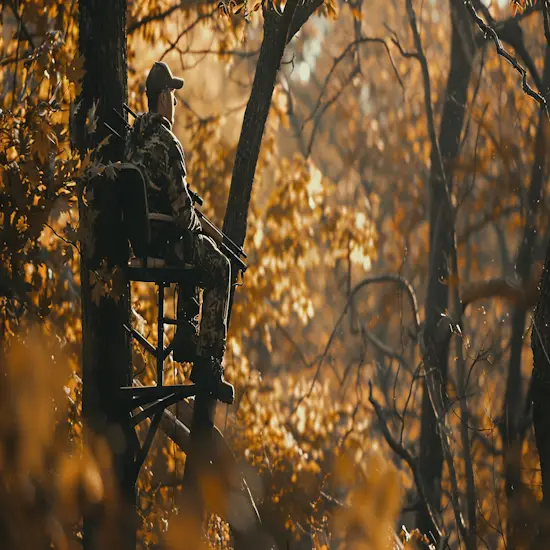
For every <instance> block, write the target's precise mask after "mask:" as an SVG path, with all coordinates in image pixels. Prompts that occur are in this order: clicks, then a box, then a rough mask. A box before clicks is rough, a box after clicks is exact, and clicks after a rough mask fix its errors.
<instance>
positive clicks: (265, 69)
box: [183, 0, 322, 548]
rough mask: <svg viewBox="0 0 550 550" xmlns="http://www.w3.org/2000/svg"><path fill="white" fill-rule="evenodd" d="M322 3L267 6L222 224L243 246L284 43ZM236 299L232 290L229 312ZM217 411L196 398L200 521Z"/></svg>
mask: <svg viewBox="0 0 550 550" xmlns="http://www.w3.org/2000/svg"><path fill="white" fill-rule="evenodd" d="M321 3H322V2H319V1H317V0H315V1H311V0H310V1H309V2H305V3H304V4H302V5H301V6H300V8H298V9H297V7H298V0H289V1H288V2H287V4H286V6H285V9H284V12H283V15H282V17H281V16H280V15H278V14H277V13H276V12H275V10H274V9H273V6H272V4H271V3H268V7H267V8H264V37H263V41H262V45H261V48H260V55H259V58H258V64H257V66H256V73H255V75H254V82H253V84H252V91H251V94H250V99H249V100H248V104H247V106H246V110H245V115H244V121H243V126H242V129H241V135H240V138H239V144H238V146H237V153H236V157H235V164H234V166H233V175H232V179H231V188H230V191H229V199H228V204H227V209H226V213H225V219H224V225H223V230H224V232H225V233H226V235H228V236H229V237H230V238H231V239H232V240H233V241H234V242H235V243H237V244H238V245H240V246H242V245H243V244H244V240H245V237H246V227H247V217H248V209H249V205H250V197H251V194H252V185H253V182H254V174H255V171H256V165H257V162H258V156H259V153H260V146H261V142H262V137H263V133H264V129H265V123H266V120H267V116H268V114H269V108H270V106H271V98H272V96H273V90H274V88H275V82H276V79H277V73H278V72H279V68H280V65H281V61H282V58H283V54H284V51H285V47H286V45H287V43H288V41H289V40H290V39H291V38H292V36H294V34H295V33H296V32H297V31H298V30H299V29H300V27H301V26H302V25H303V24H304V23H305V22H306V21H307V19H308V17H309V16H310V15H311V13H313V11H314V10H315V9H316V8H317V7H318V6H319V5H320V4H321ZM232 298H233V294H232V296H231V303H230V312H231V305H232ZM215 410H216V402H215V401H214V400H213V399H212V398H210V397H208V396H204V395H198V396H197V397H196V399H195V405H194V409H193V419H192V423H191V433H190V453H189V455H188V457H187V464H186V468H185V473H184V483H183V491H184V502H185V503H186V505H187V508H189V506H190V505H191V504H192V505H193V506H194V509H193V513H194V514H196V520H197V521H200V520H202V518H203V514H204V511H205V509H207V510H208V509H210V510H211V509H212V506H211V504H212V503H208V502H204V501H203V498H202V496H201V491H200V488H199V483H200V479H201V478H204V476H205V475H207V472H206V470H205V466H206V465H207V464H208V460H206V458H207V457H208V456H210V455H211V454H212V452H213V439H212V438H213V434H214V429H213V428H214V418H215ZM235 535H236V538H235V544H236V548H248V547H249V543H248V539H247V537H242V536H241V534H240V533H239V532H235ZM258 548H259V547H258Z"/></svg>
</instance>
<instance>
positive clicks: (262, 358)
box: [0, 0, 550, 550]
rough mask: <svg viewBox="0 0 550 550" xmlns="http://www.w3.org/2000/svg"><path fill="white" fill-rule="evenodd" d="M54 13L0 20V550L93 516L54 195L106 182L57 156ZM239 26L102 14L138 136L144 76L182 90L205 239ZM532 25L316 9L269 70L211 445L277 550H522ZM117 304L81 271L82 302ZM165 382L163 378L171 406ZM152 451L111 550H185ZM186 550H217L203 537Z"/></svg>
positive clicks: (60, 537)
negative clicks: (117, 35)
mask: <svg viewBox="0 0 550 550" xmlns="http://www.w3.org/2000/svg"><path fill="white" fill-rule="evenodd" d="M474 8H475V10H477V11H475V10H474ZM78 9H79V3H78V2H76V1H75V0H73V1H72V2H71V1H62V0H58V1H56V0H20V1H17V0H7V1H5V2H3V4H2V9H1V12H0V13H1V20H0V21H1V24H2V36H1V37H0V52H1V53H0V72H1V74H2V79H1V82H2V84H1V87H0V90H1V91H0V109H1V111H0V186H1V195H0V206H1V212H0V232H1V239H0V247H1V248H0V256H1V264H0V289H1V293H0V294H1V298H0V299H1V314H0V329H1V342H2V345H1V347H0V366H1V369H2V376H3V382H2V384H1V385H0V403H1V404H0V408H1V411H2V414H1V415H0V418H1V420H0V441H1V446H2V447H1V451H2V452H1V453H0V468H1V469H2V475H1V483H0V499H1V512H0V517H1V524H2V528H1V531H2V534H1V535H0V536H1V537H3V542H4V544H3V547H6V548H31V547H32V548H42V547H44V548H49V547H50V546H49V545H50V542H51V543H52V544H53V545H54V547H55V548H78V547H80V546H81V545H82V523H81V516H82V514H83V513H85V512H86V511H89V510H90V509H95V508H97V507H105V508H106V509H108V507H109V505H110V504H109V503H110V502H112V501H113V500H116V499H114V496H113V491H114V488H113V480H112V479H111V476H112V473H110V466H109V464H110V463H109V460H110V458H109V455H108V453H107V452H106V450H105V446H104V445H103V446H102V445H101V442H96V443H95V444H94V445H92V446H90V445H87V444H86V443H85V441H84V432H85V429H84V428H83V422H82V416H81V405H82V403H81V397H82V378H81V362H82V343H81V342H82V323H81V307H80V300H81V297H80V271H79V258H80V251H81V248H80V247H81V245H82V243H85V244H86V245H87V246H93V239H92V236H91V235H90V232H89V230H88V229H87V227H86V226H85V225H84V224H79V215H78V206H77V194H78V185H77V183H76V182H77V181H78V179H79V178H80V177H82V175H83V174H85V173H89V172H90V171H91V172H92V173H94V171H95V173H96V174H97V173H99V172H104V173H105V174H106V175H107V176H108V177H114V175H115V173H116V166H112V165H101V164H98V163H96V162H94V161H93V159H92V157H91V156H90V155H84V156H83V158H81V157H80V155H79V154H78V153H77V152H76V150H75V148H74V147H72V146H73V145H74V143H72V142H71V139H74V128H73V127H72V115H73V114H74V113H75V111H78V97H79V94H80V93H81V79H82V77H83V59H82V57H81V56H80V55H79V51H78V35H79V25H78ZM265 9H266V7H265V5H264V6H263V7H262V6H260V5H259V4H258V5H254V4H251V3H245V4H241V5H237V4H235V3H231V4H221V5H218V4H216V3H212V2H208V1H206V2H195V1H193V0H185V1H182V2H172V1H169V0H166V1H163V0H146V1H142V2H136V1H131V0H130V1H129V2H128V15H127V32H128V64H129V75H128V78H129V82H128V89H129V103H130V106H131V107H132V108H133V109H134V110H136V111H143V110H145V109H146V100H145V93H144V92H145V90H144V82H145V78H146V75H147V72H148V70H149V68H150V67H151V65H152V63H153V62H154V61H155V60H159V59H162V60H165V61H167V62H168V63H169V64H170V66H171V67H172V70H173V71H174V73H175V74H181V75H182V76H183V77H184V78H185V82H186V84H185V87H184V89H183V90H182V91H181V92H178V94H177V95H178V100H179V104H178V107H177V109H176V123H175V127H174V131H175V133H176V134H177V135H178V137H179V138H180V140H181V142H182V144H183V147H184V150H185V152H186V157H187V164H188V172H189V181H190V183H191V186H192V188H193V189H194V190H196V191H198V192H199V193H200V194H201V195H202V196H203V197H204V198H205V208H204V211H205V212H206V213H207V214H208V215H209V216H211V218H212V219H213V220H214V221H216V222H217V223H219V224H220V225H221V221H222V220H223V217H224V213H225V209H226V205H227V197H228V192H229V187H230V184H231V176H232V169H233V161H234V158H235V152H236V148H237V143H238V140H239V134H240V129H241V125H242V120H243V115H244V110H245V107H246V104H247V101H248V99H249V96H250V91H251V87H252V79H253V77H254V72H255V69H256V66H257V63H258V55H259V51H260V44H261V42H262V36H263V31H262V28H263V25H264V17H263V13H265ZM278 9H281V10H283V9H284V5H283V6H279V8H278ZM547 10H548V4H547V2H539V3H538V4H535V5H533V6H531V5H529V6H527V5H523V4H521V5H520V3H519V2H516V3H514V5H513V6H512V7H511V6H510V5H508V3H504V2H502V3H492V4H491V5H490V6H487V5H486V4H483V3H481V2H475V1H474V2H472V3H470V2H466V3H464V2H462V1H458V0H450V1H449V2H447V1H435V0H434V1H430V0H424V1H422V2H420V1H418V2H417V1H414V2H412V1H411V0H392V1H389V2H381V1H378V0H375V1H371V2H366V1H364V0H353V1H347V2H337V1H330V2H325V3H324V4H322V5H320V6H319V8H318V9H317V10H316V11H315V13H314V14H313V15H312V16H311V17H309V20H308V21H307V22H306V23H305V24H304V26H303V28H302V29H301V30H300V31H299V32H298V34H297V35H296V36H295V37H294V38H293V40H292V41H290V42H289V44H288V45H287V47H286V49H285V52H284V56H283V60H282V63H281V67H280V70H279V73H278V76H277V82H276V87H275V91H274V94H273V98H272V102H271V107H270V112H269V117H268V120H267V124H266V127H265V133H264V136H263V141H262V146H261V149H260V153H259V157H258V165H257V168H256V172H255V178H254V187H253V192H252V202H251V205H250V210H249V213H248V226H247V232H246V241H245V249H246V251H247V252H248V254H249V261H248V263H249V266H250V267H249V269H248V272H247V273H246V276H245V279H244V286H242V287H238V288H237V290H236V294H235V302H234V306H233V311H232V316H231V325H230V329H229V345H228V352H227V355H226V363H227V377H228V378H229V379H230V380H231V381H232V382H233V383H235V385H236V388H237V402H236V404H235V405H234V406H232V407H230V408H227V409H226V408H224V409H220V410H218V417H217V425H218V427H219V428H220V430H221V431H222V432H223V434H224V437H225V438H226V440H227V441H228V442H229V444H230V446H231V448H232V449H233V452H234V453H235V455H236V457H237V459H238V460H239V463H240V466H241V468H242V470H243V471H244V473H245V476H246V478H247V481H248V482H249V485H250V487H251V490H252V494H253V495H254V498H255V500H256V501H257V503H258V506H259V510H260V514H261V516H262V519H263V522H264V525H263V527H264V529H265V530H266V532H268V533H269V536H270V537H271V539H272V540H273V541H274V542H276V543H277V545H278V547H279V548H292V549H300V548H374V549H377V550H378V549H380V548H384V547H392V546H400V545H405V547H417V546H418V547H422V546H423V547H427V546H428V545H433V547H434V548H435V547H436V546H437V547H438V548H439V547H441V548H443V547H446V545H449V546H450V547H452V548H459V547H460V548H461V547H466V548H468V549H471V548H477V547H485V548H491V549H492V548H495V549H496V548H506V547H511V548H535V547H537V548H542V547H544V546H543V545H542V546H541V542H540V539H538V541H537V533H544V529H545V525H546V522H545V521H544V517H545V516H544V514H543V513H541V507H540V503H541V501H542V497H543V489H544V484H543V478H542V477H541V467H540V465H539V453H540V456H541V463H542V469H543V472H542V473H543V474H544V465H545V464H547V462H544V460H543V459H544V458H545V457H548V452H549V450H548V449H546V446H547V445H548V443H547V442H550V435H549V434H547V433H546V432H545V429H546V430H548V425H549V424H550V422H549V420H547V419H549V418H550V414H545V413H546V411H545V409H544V401H545V397H546V394H545V392H544V389H545V386H544V379H545V377H544V376H542V377H539V378H537V377H534V378H532V376H531V371H532V368H533V354H532V352H531V346H530V339H531V334H532V333H533V334H535V335H536V334H538V335H539V339H540V341H541V342H542V343H543V345H542V346H539V348H538V349H539V351H538V353H539V355H540V357H542V359H540V360H541V361H542V362H543V363H544V365H546V364H548V363H550V362H549V361H548V357H547V355H546V354H545V349H546V347H545V345H544V344H545V339H546V334H545V333H544V334H542V333H541V331H538V329H537V326H538V327H540V328H541V330H542V332H544V327H545V326H547V325H545V322H546V321H545V317H544V315H545V308H544V303H543V302H544V299H545V294H544V274H546V273H547V272H546V271H544V272H543V270H542V268H543V264H544V258H545V252H546V249H547V245H548V242H549V239H550V232H549V227H550V226H549V223H548V222H549V220H548V215H547V212H548V204H547V203H548V200H549V198H548V193H547V192H546V191H547V189H548V167H547V163H546V158H547V153H548V145H547V142H546V140H547V138H548V115H547V113H546V111H545V108H544V104H545V98H546V97H547V94H548V90H549V89H550V64H549V62H550V56H549V51H550V50H548V42H547V36H550V32H548V28H549V27H548V18H547V13H548V12H547ZM476 14H477V17H479V18H480V19H478V20H476ZM485 24H489V25H490V28H491V29H495V30H494V32H495V34H494V35H492V34H491V33H486V34H484V33H483V32H482V31H481V30H480V28H483V27H484V25H485ZM545 24H546V27H545ZM485 30H487V27H485ZM497 36H498V37H499V38H500V40H502V46H503V47H504V48H506V50H507V51H509V52H510V53H511V54H512V55H513V56H514V60H516V59H517V63H516V67H515V68H514V66H512V64H510V63H509V62H508V61H506V60H505V59H504V58H503V55H499V53H498V52H497V50H496V47H495V44H496V42H498V40H497V39H496V37H497ZM498 44H499V46H501V44H500V42H498ZM500 53H501V54H502V53H503V52H502V51H501V52H500ZM522 67H525V69H526V70H527V78H526V83H525V84H524V85H523V86H522V82H521V75H520V74H519V72H521V68H522ZM518 68H519V69H520V70H519V71H518V70H516V69H518ZM95 108H96V106H93V107H92V108H91V109H90V110H89V111H88V112H87V113H86V125H87V130H88V131H89V132H90V133H91V134H93V133H94V132H96V131H97V124H98V120H97V117H96V116H95ZM455 243H456V246H455ZM541 273H543V293H542V295H541V296H542V298H540V299H542V302H541V306H540V307H539V308H538V309H537V314H538V317H535V321H536V320H537V319H538V325H537V323H536V322H535V324H534V323H533V319H534V317H533V306H535V304H536V303H537V301H538V300H539V292H538V288H537V284H538V282H539V280H540V278H541ZM116 295H117V280H116V278H115V279H111V278H110V274H109V273H108V271H107V270H104V271H102V270H98V271H97V272H96V273H95V279H94V281H92V299H93V300H95V301H97V302H99V301H101V300H104V299H109V297H114V299H116ZM170 307H173V305H171V306H170ZM132 308H133V309H132V311H133V314H132V317H133V322H134V323H135V324H137V325H138V326H139V327H140V329H141V331H142V332H144V333H145V334H147V335H148V336H151V338H153V339H154V335H155V334H156V324H155V296H154V289H153V288H152V287H150V286H148V285H145V284H133V285H132ZM533 327H534V328H533ZM537 331H538V332H537ZM533 338H535V336H533ZM533 345H534V348H536V343H534V344H533ZM106 353H108V350H106ZM536 354H537V350H536V349H535V360H536V358H537V355H536ZM133 364H134V378H135V379H136V380H137V381H139V382H140V383H143V384H147V383H149V382H151V380H153V379H154V378H153V377H154V366H153V365H152V363H151V364H150V362H149V359H148V358H147V357H145V356H144V355H143V354H141V353H140V352H139V350H138V348H137V347H136V348H135V349H134V350H133ZM541 364H542V363H541ZM535 366H536V365H535ZM549 366H550V365H549ZM540 372H541V373H542V374H544V372H545V371H544V366H543V367H541V369H540ZM187 374H188V370H187V368H185V366H184V368H182V367H181V366H180V365H178V364H175V363H172V362H170V361H169V364H168V368H167V376H168V378H169V380H170V381H176V382H182V381H183V380H185V376H186V375H187ZM531 380H533V381H534V382H531V383H530V381H531ZM541 380H542V381H541ZM537 384H538V385H537ZM537 392H538V393H537ZM537 396H538V397H537ZM537 399H538V400H537ZM533 404H534V407H533V406H532V405H533ZM537 404H538V408H537ZM171 411H172V412H173V413H174V415H176V417H177V416H180V414H182V412H181V411H180V410H179V408H178V407H176V406H174V407H172V408H171ZM537 411H538V412H537ZM537 414H538V416H537ZM533 419H534V423H535V430H534V429H533ZM168 431H169V428H168V429H165V431H164V433H163V432H159V434H158V435H157V437H156V439H155V442H154V445H153V448H152V452H151V453H150V455H149V457H148V458H147V461H146V464H145V465H144V468H143V469H142V472H141V474H140V477H139V480H138V509H139V518H140V522H139V523H140V526H139V532H138V543H139V545H140V547H143V548H160V547H166V548H194V547H197V546H196V545H198V544H199V543H198V541H195V542H194V543H189V542H185V541H184V538H183V535H182V534H183V533H185V532H186V529H187V528H188V525H187V524H186V522H185V514H182V513H181V510H179V511H178V495H179V493H180V491H181V486H182V474H183V470H184V463H185V453H183V452H182V451H181V449H179V448H178V446H177V445H175V444H174V442H173V441H171V440H170V439H169V437H167V432H168ZM535 431H536V437H535ZM545 434H546V435H547V436H548V437H544V436H545ZM545 453H547V454H545ZM52 472H56V475H51V474H52ZM546 494H548V491H546ZM235 505H238V503H236V504H235ZM392 531H395V532H397V533H398V534H400V539H401V540H400V541H399V540H397V538H396V537H395V536H393V535H390V533H391V532H392ZM545 540H548V539H547V538H546V539H545ZM190 544H191V545H190ZM193 544H195V546H194V545H193ZM209 544H210V545H211V546H212V547H215V548H222V547H229V546H230V545H231V544H232V542H231V539H230V535H229V529H228V526H227V524H225V523H224V522H223V521H222V520H221V519H220V518H219V517H214V518H213V519H212V520H211V521H210V530H209Z"/></svg>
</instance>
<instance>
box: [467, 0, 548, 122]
mask: <svg viewBox="0 0 550 550" xmlns="http://www.w3.org/2000/svg"><path fill="white" fill-rule="evenodd" d="M464 5H465V6H466V8H467V9H468V11H469V12H470V14H471V15H472V18H473V19H474V21H475V22H476V24H477V26H478V27H479V28H480V29H481V30H482V31H483V33H484V34H485V35H489V36H490V37H491V38H492V40H493V42H494V43H495V47H496V50H497V53H498V55H500V56H501V57H503V58H504V59H506V61H508V63H510V65H512V67H514V69H516V71H517V72H518V73H519V74H520V75H521V87H522V90H523V91H524V92H525V93H526V94H527V95H528V96H530V97H532V98H533V99H535V100H536V101H537V102H538V103H539V104H540V106H541V107H542V108H543V109H544V111H545V112H546V114H547V116H550V114H549V113H548V104H547V102H546V99H545V98H544V97H543V96H542V95H541V94H540V93H538V92H536V91H535V90H533V88H532V87H531V86H530V85H529V84H528V82H527V71H526V70H525V69H524V68H523V67H522V66H521V65H520V64H519V63H518V62H517V60H516V59H515V58H514V57H513V56H512V55H511V54H509V53H508V52H507V51H506V50H505V49H504V48H503V47H502V43H501V41H500V38H499V36H498V34H497V32H496V31H495V29H494V28H493V27H491V26H490V25H488V24H487V23H485V22H484V21H483V19H481V17H479V15H478V14H477V11H476V9H475V8H474V6H473V5H472V0H464Z"/></svg>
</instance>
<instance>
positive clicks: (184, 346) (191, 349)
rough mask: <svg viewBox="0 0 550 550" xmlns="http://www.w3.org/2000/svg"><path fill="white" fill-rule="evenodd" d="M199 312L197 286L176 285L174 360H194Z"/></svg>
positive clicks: (182, 361)
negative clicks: (176, 323) (176, 322)
mask: <svg viewBox="0 0 550 550" xmlns="http://www.w3.org/2000/svg"><path fill="white" fill-rule="evenodd" d="M199 313H200V303H199V293H198V289H197V287H195V286H191V285H185V284H183V285H182V284H180V285H178V288H177V315H176V319H177V320H178V325H177V328H176V335H175V336H174V355H173V357H174V361H178V362H179V363H185V362H190V363H192V362H193V361H194V360H195V357H196V353H197V339H198V335H197V332H198V322H199V321H198V317H199Z"/></svg>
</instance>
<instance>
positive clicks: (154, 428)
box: [135, 409, 164, 479]
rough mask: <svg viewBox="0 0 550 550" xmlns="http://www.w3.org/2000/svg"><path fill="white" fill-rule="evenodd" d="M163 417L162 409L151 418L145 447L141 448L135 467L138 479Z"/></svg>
mask: <svg viewBox="0 0 550 550" xmlns="http://www.w3.org/2000/svg"><path fill="white" fill-rule="evenodd" d="M163 410H164V409H163ZM161 418H162V410H161V411H159V412H158V413H157V414H156V415H155V416H154V418H153V420H151V425H150V426H149V430H148V431H147V436H146V437H145V441H144V443H143V447H142V448H141V450H140V452H139V454H138V456H137V457H136V462H135V468H136V469H135V476H136V479H137V476H138V475H139V471H140V470H141V467H142V466H143V463H144V461H145V458H146V457H147V453H148V452H149V449H150V448H151V445H152V443H153V439H154V438H155V434H156V433H157V428H158V426H159V424H160V420H161Z"/></svg>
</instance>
